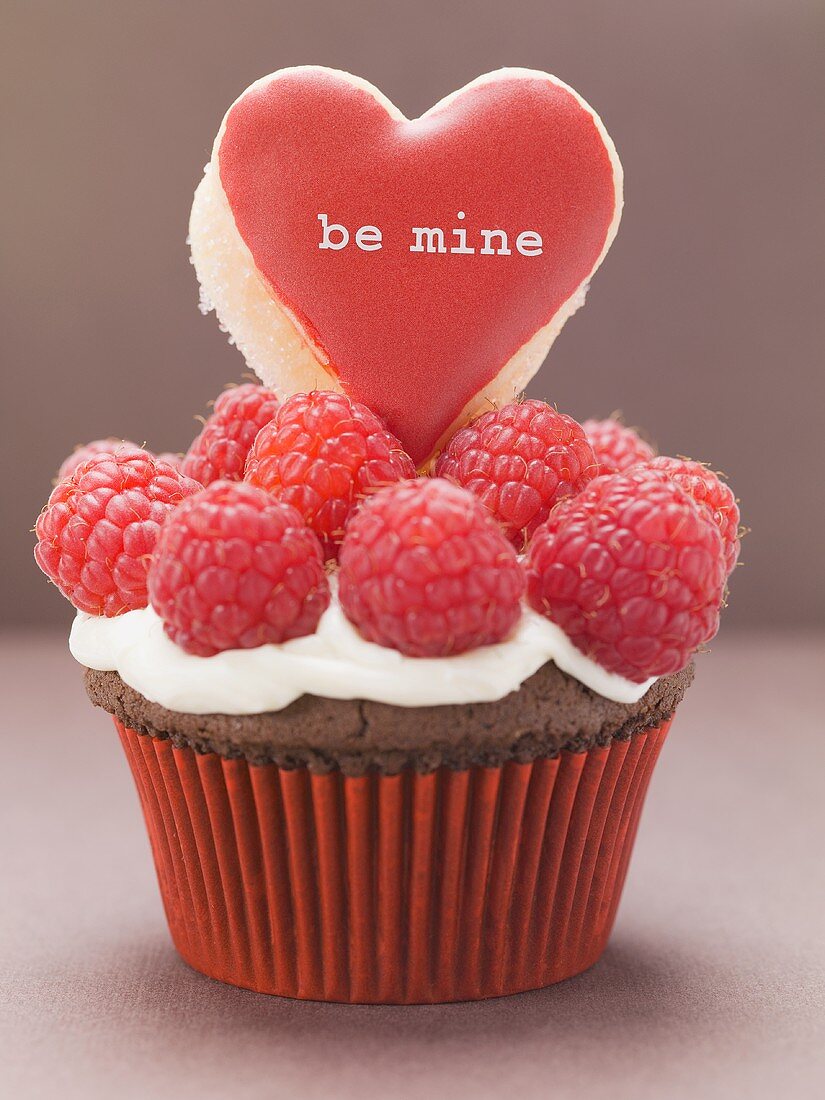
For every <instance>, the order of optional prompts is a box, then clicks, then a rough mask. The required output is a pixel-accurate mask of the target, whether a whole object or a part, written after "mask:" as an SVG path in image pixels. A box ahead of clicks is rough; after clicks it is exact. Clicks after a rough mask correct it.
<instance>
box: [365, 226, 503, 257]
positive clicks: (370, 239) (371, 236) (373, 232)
mask: <svg viewBox="0 0 825 1100" xmlns="http://www.w3.org/2000/svg"><path fill="white" fill-rule="evenodd" d="M523 235H524V234H522V236H523ZM355 243H356V244H357V245H358V247H359V248H360V249H361V250H362V252H377V251H378V249H379V248H381V247H382V245H381V230H380V229H379V228H378V226H377V225H362V226H361V228H360V229H359V230H358V232H357V233H356V234H355Z"/></svg>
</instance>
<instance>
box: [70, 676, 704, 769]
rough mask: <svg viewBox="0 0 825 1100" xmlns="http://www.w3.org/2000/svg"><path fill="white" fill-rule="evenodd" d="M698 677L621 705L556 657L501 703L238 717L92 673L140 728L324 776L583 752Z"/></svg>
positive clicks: (311, 709) (339, 704) (319, 702)
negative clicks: (182, 705) (185, 705)
mask: <svg viewBox="0 0 825 1100" xmlns="http://www.w3.org/2000/svg"><path fill="white" fill-rule="evenodd" d="M692 680H693V665H692V664H691V665H689V666H688V667H687V668H685V669H683V670H682V671H681V672H678V673H676V674H674V675H673V676H664V677H662V678H661V679H659V680H657V681H656V683H655V684H653V685H652V687H651V688H650V689H649V690H648V691H647V693H646V694H645V695H644V696H643V697H642V698H641V699H640V700H639V701H638V702H637V703H630V704H625V703H615V702H612V701H611V700H610V699H605V698H604V697H603V696H601V695H598V694H596V692H594V691H591V690H590V689H589V688H587V687H585V686H584V685H583V684H581V683H580V682H579V681H578V680H575V679H573V677H571V676H568V675H567V674H566V673H564V672H562V671H561V670H560V669H558V668H557V667H556V666H555V665H554V664H553V663H552V662H548V663H547V664H545V665H544V666H543V667H542V668H540V669H539V671H538V672H536V673H535V674H534V675H533V676H531V677H530V679H529V680H526V681H525V683H524V684H522V686H521V688H520V689H519V690H518V691H514V692H512V693H511V694H510V695H507V696H505V697H504V698H503V699H500V700H498V701H497V702H493V703H467V704H463V705H460V706H435V707H397V706H391V705H389V704H386V703H373V702H369V701H366V700H349V699H346V700H341V699H325V698H321V697H318V696H314V695H304V696H302V697H301V698H300V699H296V700H295V702H294V703H291V704H290V705H289V706H288V707H285V708H284V709H283V710H280V711H271V712H268V713H265V714H252V715H231V714H185V713H181V712H179V711H171V710H167V709H166V708H165V707H162V706H159V705H158V704H157V703H153V702H151V701H150V700H148V699H146V698H145V696H143V695H141V694H140V692H138V691H135V690H134V688H131V687H129V685H128V684H126V683H124V681H123V680H122V679H121V677H120V676H119V675H118V673H117V672H98V671H96V670H94V669H89V668H87V669H86V671H85V682H86V690H87V692H88V694H89V698H90V699H91V700H92V702H93V703H94V704H95V705H96V706H99V707H102V708H103V709H104V710H107V711H109V713H110V714H112V715H114V717H115V718H117V719H119V720H120V721H121V722H122V723H123V724H124V725H125V726H127V727H128V728H130V729H132V730H135V731H137V732H138V733H144V734H150V735H152V736H153V737H160V738H168V739H170V740H171V741H172V743H173V744H174V745H176V746H179V747H190V748H193V749H195V750H196V751H198V752H214V753H217V754H218V755H220V756H224V757H230V758H231V757H244V758H245V759H246V760H248V761H249V762H250V763H252V764H269V763H273V764H277V765H278V766H279V767H281V768H297V767H302V766H306V767H308V768H309V769H310V770H311V771H313V772H318V773H324V772H329V771H332V770H333V769H336V768H338V769H340V770H341V772H343V773H344V774H345V775H363V774H364V773H365V772H367V771H369V770H371V769H377V770H378V771H380V772H381V773H383V774H387V775H392V774H395V773H397V772H399V771H401V770H403V769H404V768H406V767H412V768H414V769H415V770H416V771H418V772H431V771H434V770H435V769H436V768H438V767H440V766H442V765H446V766H447V767H449V768H454V769H463V768H467V767H470V766H472V765H482V766H488V767H496V766H498V765H500V764H503V763H506V762H507V761H508V760H515V761H518V762H519V763H529V762H530V761H532V760H535V759H537V758H539V757H555V756H558V754H559V753H560V752H562V750H568V751H572V752H584V751H585V750H587V749H590V748H593V747H594V746H599V745H606V744H609V743H610V742H611V741H612V740H614V739H619V740H627V739H628V738H630V737H632V736H633V734H635V733H638V732H641V731H642V730H648V729H653V728H655V727H658V726H660V725H661V724H662V723H663V722H664V721H665V720H666V719H668V718H669V717H670V716H671V715H672V714H673V712H674V710H675V709H676V707H677V705H678V704H679V702H681V699H682V697H683V695H684V693H685V691H686V690H687V688H688V687H689V685H690V683H691V681H692Z"/></svg>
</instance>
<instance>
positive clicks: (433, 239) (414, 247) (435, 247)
mask: <svg viewBox="0 0 825 1100" xmlns="http://www.w3.org/2000/svg"><path fill="white" fill-rule="evenodd" d="M413 233H414V234H415V244H411V245H410V252H446V251H447V246H446V245H445V244H444V230H443V229H424V228H422V227H421V226H416V227H415V228H414V229H413ZM425 236H426V237H427V247H426V248H425V247H424V237H425Z"/></svg>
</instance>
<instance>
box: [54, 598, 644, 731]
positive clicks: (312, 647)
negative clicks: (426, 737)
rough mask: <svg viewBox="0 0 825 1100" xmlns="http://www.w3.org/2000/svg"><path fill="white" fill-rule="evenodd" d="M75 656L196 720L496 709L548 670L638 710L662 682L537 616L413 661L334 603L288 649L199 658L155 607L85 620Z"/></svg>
mask: <svg viewBox="0 0 825 1100" xmlns="http://www.w3.org/2000/svg"><path fill="white" fill-rule="evenodd" d="M69 648H70V650H71V652H72V655H73V656H74V657H75V659H76V660H77V661H79V662H80V663H81V664H83V665H86V666H87V667H88V668H94V669H99V670H100V671H114V672H118V673H119V674H120V676H121V677H122V679H123V680H124V681H125V682H126V683H127V684H128V685H129V686H130V687H132V688H134V689H135V690H136V691H139V692H140V693H141V694H142V695H144V696H145V697H146V698H147V699H149V700H151V701H152V702H154V703H158V704H159V705H160V706H163V707H166V708H167V709H169V710H176V711H184V712H188V713H190V714H259V713H261V712H263V711H270V710H282V709H283V708H284V707H286V706H288V705H289V704H290V703H291V702H293V701H294V700H295V699H298V698H299V697H300V696H301V695H319V696H325V697H327V698H330V699H370V700H372V701H374V702H378V703H391V704H394V705H395V706H399V707H423V706H436V705H439V704H464V703H483V702H492V701H494V700H497V699H502V698H504V696H505V695H509V694H510V692H512V691H516V690H517V689H518V688H519V687H520V686H521V685H522V684H523V683H524V681H525V680H527V679H528V678H529V677H530V676H532V675H533V673H534V672H536V671H538V669H539V668H541V666H542V665H543V664H544V663H545V662H546V661H553V662H555V664H556V665H557V666H558V668H560V669H562V671H564V672H566V673H568V674H569V675H570V676H573V677H575V678H576V679H577V680H579V681H580V682H581V683H583V684H586V685H587V687H589V688H592V690H593V691H595V692H598V694H600V695H603V696H605V697H606V698H607V699H612V700H614V701H615V702H617V703H635V702H636V701H637V700H639V699H641V697H642V696H643V695H644V693H645V692H646V691H647V689H648V688H649V687H650V685H651V684H652V683H653V682H654V681H653V680H647V681H646V682H645V683H642V684H636V683H633V682H632V681H630V680H626V679H624V677H622V676H617V675H615V674H614V673H612V672H608V671H606V670H605V669H603V668H602V667H601V666H600V665H597V664H595V662H593V661H591V660H590V659H589V658H587V657H585V655H584V654H583V653H581V652H580V651H579V650H578V649H576V648H575V646H574V645H573V644H572V643H571V642H570V640H569V639H568V638H567V636H566V635H565V634H564V633H563V632H562V631H561V630H560V629H559V628H558V627H557V626H556V625H555V624H554V623H551V622H550V621H549V620H547V619H545V618H544V617H543V616H541V615H538V614H537V613H536V612H535V611H533V610H531V609H530V608H528V607H525V609H524V614H523V615H522V618H521V620H520V622H519V624H518V626H517V627H516V629H515V630H514V631H513V633H512V634H511V636H510V637H509V638H508V639H507V640H506V641H503V642H499V643H498V644H496V645H489V646H482V647H481V648H479V649H474V650H471V651H470V652H468V653H462V654H459V655H458V656H455V657H438V658H421V657H406V656H404V654H403V653H399V652H398V651H397V650H394V649H385V648H384V647H383V646H378V645H375V644H374V643H372V642H367V641H365V640H364V639H363V638H362V637H361V635H360V634H359V633H358V631H357V630H356V629H355V628H354V627H353V626H352V624H351V623H350V622H349V621H348V620H347V619H346V617H345V616H344V614H343V612H342V611H341V607H340V605H339V603H338V601H337V599H335V598H334V597H333V600H332V602H331V604H330V606H329V608H328V609H327V611H326V612H325V613H324V615H323V617H322V618H321V621H320V623H319V625H318V629H317V631H316V632H315V633H314V634H310V635H307V636H306V637H305V638H295V639H293V640H292V641H289V642H284V643H283V644H282V645H264V646H259V647H258V648H257V649H232V650H227V651H225V652H223V653H218V654H216V655H215V656H214V657H195V656H192V655H191V654H189V653H186V652H184V650H182V649H181V648H180V647H179V646H177V645H175V643H174V642H172V641H170V640H169V638H167V637H166V634H165V633H164V630H163V623H162V621H161V619H160V618H159V617H158V616H157V615H156V614H155V612H154V611H153V610H152V609H151V608H150V607H147V608H145V609H143V610H141V611H129V612H127V613H126V614H125V615H118V616H117V617H115V618H103V617H100V618H98V617H95V616H91V615H86V614H84V613H83V612H78V614H77V617H76V618H75V621H74V624H73V625H72V631H71V636H70V638H69Z"/></svg>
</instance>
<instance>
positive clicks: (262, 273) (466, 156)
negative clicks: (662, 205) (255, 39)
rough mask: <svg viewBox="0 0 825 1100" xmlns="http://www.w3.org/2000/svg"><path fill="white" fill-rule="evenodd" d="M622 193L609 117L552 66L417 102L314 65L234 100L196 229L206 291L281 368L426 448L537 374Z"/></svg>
mask: <svg viewBox="0 0 825 1100" xmlns="http://www.w3.org/2000/svg"><path fill="white" fill-rule="evenodd" d="M621 205H622V171H621V165H620V163H619V160H618V157H617V155H616V152H615V149H614V147H613V143H612V141H611V140H610V138H609V136H608V135H607V133H606V131H605V129H604V126H603V125H602V123H601V120H600V119H599V118H598V116H597V115H596V114H595V112H594V111H593V110H592V109H591V108H590V107H589V106H588V105H587V104H586V103H585V102H584V101H583V100H582V99H581V97H579V96H578V95H577V93H575V92H574V91H573V90H572V89H570V88H568V86H567V85H565V84H563V83H562V82H561V81H558V80H557V79H556V78H555V77H551V76H549V75H548V74H546V73H539V72H534V71H531V70H524V69H504V70H501V71H500V72H497V73H491V74H488V75H487V76H484V77H480V78H479V79H478V80H476V81H474V82H473V83H471V84H469V85H467V87H465V88H463V89H461V90H460V91H458V92H455V93H453V94H452V95H451V96H448V97H447V98H446V99H445V100H442V101H441V102H440V103H439V104H437V105H436V106H435V107H433V108H432V109H431V110H430V111H428V112H426V114H425V115H423V116H421V118H419V119H414V120H409V119H407V118H405V116H404V115H402V114H401V112H400V111H398V109H397V108H396V107H394V106H393V104H391V103H390V102H389V100H387V99H386V97H384V96H383V95H382V94H381V93H380V92H379V91H378V90H377V89H375V88H373V87H372V86H371V85H369V84H367V83H366V82H365V81H362V80H359V79H357V78H355V77H352V76H350V75H348V74H345V73H340V72H337V71H334V70H329V69H324V68H317V67H302V68H298V69H285V70H282V71H280V72H277V73H274V74H272V75H270V76H268V77H265V78H263V79H262V80H259V81H257V82H256V83H255V84H253V85H252V86H251V87H250V88H249V89H247V90H246V91H245V92H244V93H243V94H242V95H241V96H240V98H239V99H238V100H236V102H235V103H234V104H233V106H232V107H231V108H230V109H229V111H228V112H227V115H226V117H225V118H224V121H223V123H222V125H221V128H220V131H219V133H218V136H217V138H216V140H215V145H214V149H213V153H212V158H211V160H210V163H209V164H208V165H207V167H206V170H205V173H204V177H203V180H202V181H201V183H200V185H199V187H198V189H197V192H196V194H195V201H194V204H193V208H192V215H191V220H190V242H191V247H192V259H193V262H194V264H195V268H196V271H197V274H198V278H199V280H200V283H201V294H202V305H203V308H204V309H205V310H208V309H214V310H215V311H216V313H217V316H218V319H219V321H220V323H221V325H222V327H223V328H224V329H226V331H227V332H228V333H229V335H230V339H231V340H232V341H233V342H234V343H235V344H237V346H238V347H239V349H240V350H241V352H242V353H243V355H244V356H245V358H246V360H247V362H248V363H249V365H250V366H251V367H252V369H253V370H254V371H255V372H256V373H257V374H258V375H259V377H260V378H261V379H262V380H263V381H264V382H265V383H266V384H267V385H268V386H269V387H271V388H272V389H274V390H275V391H276V392H277V393H279V394H280V395H282V396H286V395H288V394H291V393H294V392H297V391H301V390H310V389H313V388H317V387H324V388H327V389H329V388H333V389H340V390H343V391H344V392H346V393H348V394H349V395H350V396H351V397H353V398H355V399H357V400H360V401H363V402H364V403H366V404H368V405H369V406H370V407H372V408H373V409H375V411H377V412H379V413H380V414H381V415H382V416H383V417H384V418H385V420H386V421H387V423H388V425H389V427H390V429H391V430H392V431H393V432H394V433H395V434H396V435H397V436H398V437H399V438H400V439H401V440H402V442H403V443H404V445H405V446H406V448H407V449H408V450H409V452H410V453H411V454H412V455H413V457H414V459H415V460H416V462H417V463H418V464H419V465H421V464H424V463H426V461H427V460H428V459H429V458H430V456H431V455H432V454H433V453H434V451H435V450H436V449H437V447H438V445H439V443H440V442H441V441H442V440H443V439H444V438H445V437H446V436H447V435H448V434H449V433H450V432H451V431H452V430H454V429H455V427H456V426H457V424H459V423H461V422H463V421H464V420H466V419H468V418H469V417H471V416H472V415H474V414H475V413H477V412H479V411H480V410H481V409H483V408H487V407H489V403H490V402H493V403H502V402H506V401H507V400H510V399H512V397H513V396H514V395H515V394H516V393H518V392H519V391H520V390H522V389H523V388H524V386H525V385H526V384H527V382H528V381H529V380H530V378H531V377H532V376H533V375H534V374H535V372H536V370H537V369H538V367H539V366H540V364H541V362H542V360H543V358H544V356H545V355H546V353H547V351H548V350H549V348H550V346H551V344H552V343H553V341H554V339H555V337H556V336H557V335H558V333H559V331H560V330H561V328H562V326H563V325H564V323H565V321H566V320H567V318H568V317H569V316H571V315H572V313H574V312H575V310H576V309H578V308H579V306H581V304H582V303H583V301H584V296H585V293H586V290H587V285H588V283H589V280H590V278H591V276H592V274H593V272H594V271H595V270H596V268H597V267H598V266H599V264H600V263H601V261H602V259H603V258H604V255H605V254H606V252H607V250H608V248H609V246H610V244H611V242H612V240H613V237H614V236H615V233H616V230H617V227H618V223H619V218H620V215H621Z"/></svg>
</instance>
